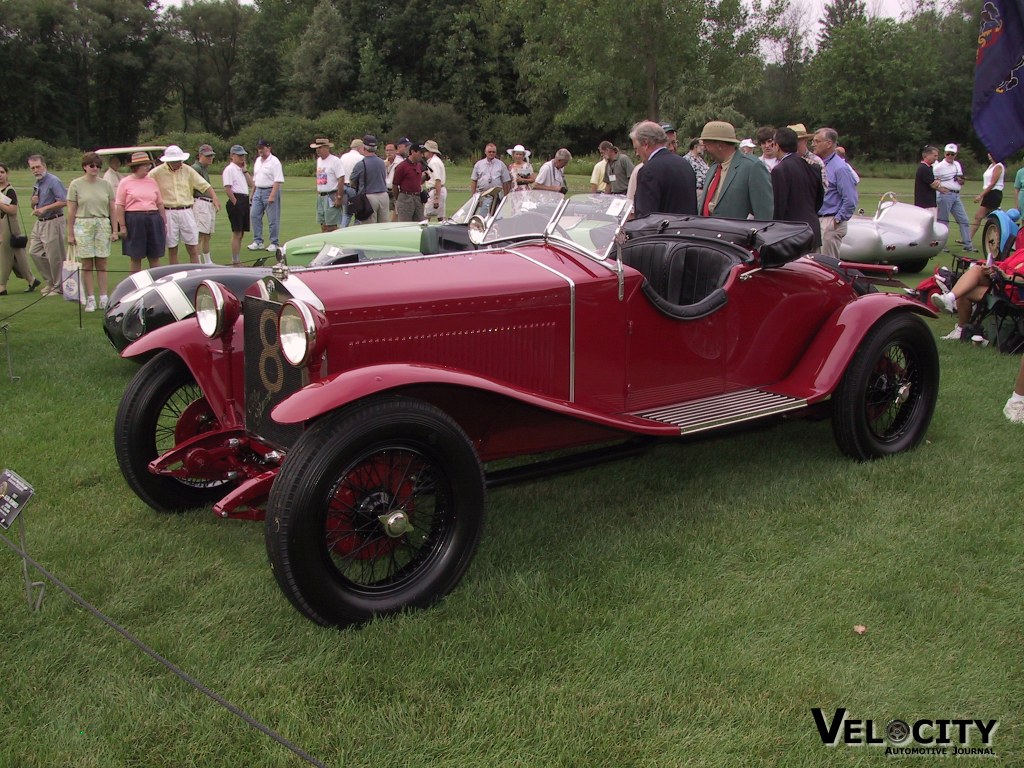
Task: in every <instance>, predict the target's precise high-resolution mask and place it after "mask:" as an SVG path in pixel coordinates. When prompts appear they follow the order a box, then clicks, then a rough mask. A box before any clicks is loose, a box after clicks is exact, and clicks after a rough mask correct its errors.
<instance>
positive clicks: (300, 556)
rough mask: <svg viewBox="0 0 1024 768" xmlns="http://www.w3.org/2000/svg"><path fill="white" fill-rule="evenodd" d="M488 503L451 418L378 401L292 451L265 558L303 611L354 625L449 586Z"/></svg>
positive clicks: (410, 403)
mask: <svg viewBox="0 0 1024 768" xmlns="http://www.w3.org/2000/svg"><path fill="white" fill-rule="evenodd" d="M484 505H485V492H484V480H483V469H482V467H481V465H480V460H479V458H478V457H477V455H476V451H475V450H474V449H473V445H472V443H471V442H470V440H469V438H468V437H467V436H466V434H465V432H463V431H462V429H461V428H460V427H459V425H458V424H456V423H455V421H454V420H452V419H451V418H450V417H449V416H448V415H446V414H445V413H444V412H443V411H440V410H439V409H437V408H435V407H434V406H432V405H430V404H428V403H424V402H422V401H419V400H412V399H408V398H399V397H381V398H374V399H372V400H368V401H366V402H363V403H359V404H357V405H354V406H352V407H349V408H346V409H343V410H341V411H339V412H338V413H336V414H332V415H330V416H327V417H325V418H324V419H322V420H321V421H319V422H317V423H316V424H314V425H313V426H312V427H311V428H310V429H308V430H307V431H306V432H305V434H304V435H303V436H302V437H301V438H300V439H299V441H298V442H297V443H296V444H295V446H294V447H293V448H292V449H291V450H290V451H289V452H288V456H287V458H286V459H285V461H284V464H283V465H282V467H281V473H280V475H278V477H277V479H276V480H275V481H274V485H273V488H272V489H271V492H270V499H269V501H268V503H267V519H266V544H267V554H268V555H269V557H270V564H271V567H272V568H273V571H274V576H275V578H276V579H277V583H278V585H279V586H280V587H281V590H282V591H283V592H284V593H285V595H286V596H287V598H288V599H289V600H290V601H291V603H292V604H293V605H294V606H295V607H296V608H297V609H298V610H299V612H300V613H302V614H304V615H305V616H307V617H308V618H310V619H312V620H313V621H315V622H317V623H319V624H323V625H325V626H330V625H336V626H345V625H348V624H356V623H360V622H364V621H366V620H368V619H370V618H372V617H374V616H384V615H388V614H393V613H397V612H399V611H403V610H405V609H408V608H421V607H425V606H428V605H430V604H432V603H434V602H436V601H437V600H439V599H440V598H442V597H444V595H446V594H448V592H450V591H451V590H452V589H454V588H455V586H456V585H457V584H458V583H459V580H460V579H461V578H462V575H463V574H464V573H465V571H466V569H467V568H468V567H469V563H470V561H471V560H472V559H473V555H474V553H475V552H476V548H477V544H478V542H479V540H480V535H481V533H482V531H483V522H484ZM389 515H397V516H398V517H397V518H396V519H395V520H393V521H392V523H391V528H390V530H389V527H388V523H387V522H386V518H387V517H388V516H389ZM403 516H404V520H403Z"/></svg>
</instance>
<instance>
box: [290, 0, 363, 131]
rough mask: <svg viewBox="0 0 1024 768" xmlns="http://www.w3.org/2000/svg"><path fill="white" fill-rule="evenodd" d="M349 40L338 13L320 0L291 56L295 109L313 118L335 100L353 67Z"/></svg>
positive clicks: (292, 90) (325, 0) (325, 1)
mask: <svg viewBox="0 0 1024 768" xmlns="http://www.w3.org/2000/svg"><path fill="white" fill-rule="evenodd" d="M350 47H351V42H350V39H349V36H348V33H347V27H346V24H345V21H344V19H342V16H341V13H339V11H338V9H337V8H336V7H335V6H334V4H333V3H332V2H331V0H319V2H318V3H317V4H316V7H315V8H314V9H313V13H312V14H311V15H310V18H309V24H308V26H307V27H306V29H305V31H304V32H303V34H302V37H301V38H300V39H299V42H298V45H296V46H295V50H294V51H293V52H292V56H291V73H290V76H289V84H290V86H291V92H292V93H293V94H294V101H295V105H296V108H297V109H298V111H299V112H301V113H302V114H304V115H306V116H308V117H313V116H315V115H317V114H319V113H320V112H322V111H324V109H325V107H326V108H330V107H331V106H334V105H336V104H337V103H338V100H339V97H340V95H341V93H342V92H343V90H344V88H345V83H346V80H347V78H348V74H349V72H350V71H351V69H352V64H351V61H350V58H349V53H348V52H349V49H350Z"/></svg>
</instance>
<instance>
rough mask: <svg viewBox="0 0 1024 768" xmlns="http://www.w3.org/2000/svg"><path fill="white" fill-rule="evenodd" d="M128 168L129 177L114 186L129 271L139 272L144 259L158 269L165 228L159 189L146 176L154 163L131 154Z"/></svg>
mask: <svg viewBox="0 0 1024 768" xmlns="http://www.w3.org/2000/svg"><path fill="white" fill-rule="evenodd" d="M128 166H129V167H130V168H131V169H132V172H131V174H130V175H128V176H125V177H124V178H123V179H121V183H120V184H118V185H117V197H116V198H115V205H116V208H117V231H118V235H119V236H120V237H123V238H124V253H125V255H126V256H127V257H128V258H129V259H131V263H132V272H138V271H139V270H140V269H142V259H143V258H146V259H149V266H150V267H159V266H160V257H161V256H162V255H163V253H164V246H165V244H166V239H167V229H166V226H165V223H164V200H163V198H162V197H161V196H160V187H158V186H157V184H156V182H155V181H153V179H151V178H149V177H148V176H146V174H147V173H149V169H150V168H152V167H153V161H152V160H150V159H149V155H147V154H146V153H145V152H134V153H133V154H132V159H131V162H129V163H128Z"/></svg>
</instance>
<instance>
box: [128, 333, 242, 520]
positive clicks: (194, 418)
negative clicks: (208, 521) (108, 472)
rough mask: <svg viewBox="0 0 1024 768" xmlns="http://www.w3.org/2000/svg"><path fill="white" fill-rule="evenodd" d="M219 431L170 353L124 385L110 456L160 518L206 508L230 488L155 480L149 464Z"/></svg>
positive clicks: (189, 378) (184, 370)
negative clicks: (179, 445) (187, 441)
mask: <svg viewBox="0 0 1024 768" xmlns="http://www.w3.org/2000/svg"><path fill="white" fill-rule="evenodd" d="M218 427H219V422H218V421H217V418H216V417H215V416H214V415H213V412H212V411H211V410H210V407H209V406H208V405H207V404H206V398H205V397H204V396H203V392H202V390H201V389H200V388H199V385H198V384H196V380H195V378H194V377H193V376H192V372H191V371H189V369H188V367H187V366H186V365H185V363H184V362H182V360H181V358H179V357H178V356H177V355H175V354H174V353H173V352H162V353H160V354H159V355H157V356H156V357H154V358H153V359H152V360H150V361H149V362H148V363H146V364H145V365H143V366H142V367H141V368H139V370H138V372H137V373H136V374H135V376H134V377H133V378H132V380H131V381H130V382H128V386H127V387H126V388H125V391H124V397H123V398H122V399H121V405H120V407H118V409H117V416H116V418H115V419H114V452H115V454H116V455H117V463H118V465H120V467H121V472H122V474H123V475H124V479H125V480H126V481H128V485H129V486H130V487H131V489H132V490H133V491H135V493H136V494H138V496H139V498H140V499H142V500H143V501H144V502H146V503H147V504H148V505H149V506H151V507H152V508H153V509H155V510H157V511H158V512H182V511H184V510H186V509H195V508H196V507H205V506H207V505H209V504H212V503H213V502H215V501H217V500H218V499H220V498H221V497H223V496H224V494H225V493H227V491H228V489H229V487H230V486H232V485H233V483H230V482H227V481H216V480H214V481H211V480H205V479H198V478H197V479H195V480H190V479H187V478H183V479H178V478H174V477H164V476H160V475H154V474H152V473H151V472H150V471H149V462H151V461H152V460H153V459H155V458H156V457H157V456H160V455H162V454H164V453H166V452H167V451H168V450H170V449H171V448H173V447H174V446H175V445H176V444H177V443H179V442H183V441H184V440H185V439H188V438H190V437H193V436H194V435H197V434H200V433H202V432H207V431H210V430H213V429H217V428H218Z"/></svg>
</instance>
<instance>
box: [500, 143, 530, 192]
mask: <svg viewBox="0 0 1024 768" xmlns="http://www.w3.org/2000/svg"><path fill="white" fill-rule="evenodd" d="M505 151H506V152H507V153H508V154H509V155H511V156H512V162H511V163H509V164H508V172H509V173H510V174H511V175H512V181H514V182H515V186H514V187H512V189H513V191H514V190H517V189H529V188H530V185H531V184H532V183H533V180H534V179H536V178H537V176H536V175H535V174H534V172H533V166H532V165H530V150H528V149H527V148H526V147H524V146H523V145H522V144H516V145H515V146H514V147H512V148H511V149H506V150H505Z"/></svg>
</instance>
